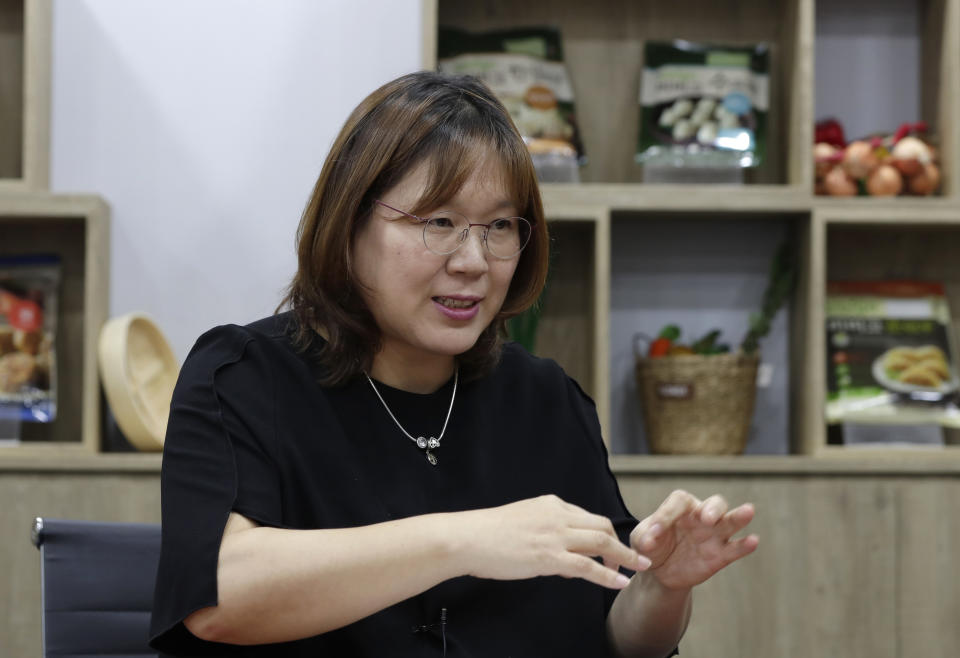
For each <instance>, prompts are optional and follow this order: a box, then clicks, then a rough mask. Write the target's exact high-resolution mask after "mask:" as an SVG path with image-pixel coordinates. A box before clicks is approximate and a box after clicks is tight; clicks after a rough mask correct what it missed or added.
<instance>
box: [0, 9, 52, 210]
mask: <svg viewBox="0 0 960 658" xmlns="http://www.w3.org/2000/svg"><path fill="white" fill-rule="evenodd" d="M51 16H52V8H51V3H50V0H5V1H4V2H0V193H4V192H10V191H22V190H41V189H46V187H47V185H48V183H49V170H50V164H49V159H50V155H49V151H50V85H51V77H50V60H51V47H50V41H51Z"/></svg>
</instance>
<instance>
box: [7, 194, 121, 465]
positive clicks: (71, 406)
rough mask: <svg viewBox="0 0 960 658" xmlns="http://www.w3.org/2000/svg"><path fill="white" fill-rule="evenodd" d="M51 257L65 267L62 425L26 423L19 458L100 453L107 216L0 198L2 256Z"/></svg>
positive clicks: (39, 198)
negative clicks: (100, 338) (99, 343)
mask: <svg viewBox="0 0 960 658" xmlns="http://www.w3.org/2000/svg"><path fill="white" fill-rule="evenodd" d="M34 254H44V255H47V254H53V255H56V256H58V257H59V259H60V266H61V276H60V291H59V298H58V299H59V303H58V307H57V328H56V345H55V347H56V352H57V357H56V367H57V378H56V381H57V417H56V419H55V420H54V421H53V422H51V423H24V424H23V425H22V426H21V432H22V435H21V442H20V443H19V444H18V445H14V446H3V447H2V448H0V454H3V455H13V454H16V456H18V457H22V456H29V455H33V454H37V453H38V452H39V453H41V454H56V453H64V452H76V451H84V452H88V451H96V450H99V449H100V434H101V427H100V417H101V414H100V404H101V398H100V385H99V378H98V375H97V339H98V336H99V333H100V328H101V327H102V326H103V323H104V322H105V321H106V319H107V313H108V303H107V300H108V290H109V281H110V278H109V274H110V267H109V255H110V236H109V211H108V209H107V206H106V204H105V203H104V202H103V201H102V200H101V199H100V198H99V197H94V196H58V195H43V194H38V193H31V194H22V195H14V194H8V195H3V196H2V197H0V256H23V255H34Z"/></svg>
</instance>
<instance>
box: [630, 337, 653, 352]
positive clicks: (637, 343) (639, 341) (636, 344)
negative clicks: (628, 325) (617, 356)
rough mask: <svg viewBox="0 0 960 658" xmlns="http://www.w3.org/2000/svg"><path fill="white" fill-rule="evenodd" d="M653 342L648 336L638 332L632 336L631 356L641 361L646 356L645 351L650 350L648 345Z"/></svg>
mask: <svg viewBox="0 0 960 658" xmlns="http://www.w3.org/2000/svg"><path fill="white" fill-rule="evenodd" d="M652 342H653V339H652V338H650V336H649V335H647V334H645V333H643V332H642V331H638V332H637V333H635V334H634V335H633V341H632V344H633V356H634V358H637V359H643V358H646V356H647V351H648V350H649V349H650V344H651V343H652Z"/></svg>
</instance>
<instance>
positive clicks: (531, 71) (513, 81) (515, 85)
mask: <svg viewBox="0 0 960 658" xmlns="http://www.w3.org/2000/svg"><path fill="white" fill-rule="evenodd" d="M437 60H438V68H439V69H440V70H441V71H443V72H444V73H453V74H463V75H473V76H476V77H477V78H479V79H480V80H482V81H483V82H484V83H485V84H486V85H487V86H488V87H490V89H491V90H492V91H493V93H494V94H495V95H496V96H497V98H499V99H500V101H501V102H502V103H503V105H504V107H506V109H507V111H508V112H509V113H510V117H511V118H512V119H513V122H514V124H515V125H516V126H517V130H519V131H520V134H521V135H522V136H523V139H524V141H525V142H526V144H527V148H528V149H529V150H530V153H531V155H532V156H534V163H535V164H538V156H545V157H541V158H540V160H539V163H540V164H544V165H550V166H552V167H556V165H558V164H559V165H561V169H562V168H563V166H564V165H565V166H566V167H567V170H568V172H569V173H568V174H567V178H568V179H569V178H574V177H576V176H575V175H576V171H577V170H576V166H577V165H578V164H582V162H583V157H584V151H583V145H582V143H581V141H580V135H579V131H578V130H577V124H576V120H575V114H574V101H573V87H572V85H571V84H570V78H569V76H568V75H567V69H566V66H565V65H564V62H563V47H562V44H561V39H560V33H559V32H558V31H557V30H556V29H553V28H548V27H532V28H516V29H510V30H499V31H491V32H481V33H473V32H467V31H464V30H459V29H454V28H446V27H442V28H440V33H439V39H438V42H437ZM540 170H541V168H538V171H540Z"/></svg>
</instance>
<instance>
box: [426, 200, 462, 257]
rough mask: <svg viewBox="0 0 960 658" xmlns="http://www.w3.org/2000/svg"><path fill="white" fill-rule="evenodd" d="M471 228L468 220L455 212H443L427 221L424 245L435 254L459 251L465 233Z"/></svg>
mask: <svg viewBox="0 0 960 658" xmlns="http://www.w3.org/2000/svg"><path fill="white" fill-rule="evenodd" d="M469 226H470V223H469V222H468V221H467V218H466V217H464V216H463V215H459V214H457V213H455V212H447V211H442V212H439V213H437V214H436V215H434V216H433V217H431V218H430V219H429V220H427V223H426V224H424V227H423V243H424V244H425V245H426V246H427V249H429V250H430V251H432V252H433V253H435V254H449V253H452V252H454V251H456V250H457V247H459V246H460V242H461V241H462V240H463V237H462V236H463V234H464V231H466V230H467V228H468V227H469Z"/></svg>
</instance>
